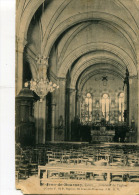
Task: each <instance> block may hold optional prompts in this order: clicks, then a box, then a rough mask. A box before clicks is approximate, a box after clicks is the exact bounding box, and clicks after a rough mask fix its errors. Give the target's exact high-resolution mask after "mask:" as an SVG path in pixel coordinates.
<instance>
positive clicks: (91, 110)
mask: <svg viewBox="0 0 139 195" xmlns="http://www.w3.org/2000/svg"><path fill="white" fill-rule="evenodd" d="M123 87H124V84H123V79H121V78H119V77H117V76H115V75H112V74H109V73H100V74H97V75H94V76H92V77H91V78H89V79H88V80H87V81H85V83H84V84H83V86H82V88H81V105H80V113H78V115H79V116H80V121H81V123H84V124H85V123H88V124H89V123H97V122H101V121H102V120H105V121H106V123H107V124H108V123H109V124H117V123H121V122H124V90H123Z"/></svg>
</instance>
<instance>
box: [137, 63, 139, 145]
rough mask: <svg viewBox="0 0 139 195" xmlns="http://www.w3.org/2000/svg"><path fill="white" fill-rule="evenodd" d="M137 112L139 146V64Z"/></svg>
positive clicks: (138, 139)
mask: <svg viewBox="0 0 139 195" xmlns="http://www.w3.org/2000/svg"><path fill="white" fill-rule="evenodd" d="M137 88H138V89H137V94H138V96H137V99H138V100H137V110H138V113H137V143H138V145H139V62H138V78H137Z"/></svg>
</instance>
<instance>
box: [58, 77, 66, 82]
mask: <svg viewBox="0 0 139 195" xmlns="http://www.w3.org/2000/svg"><path fill="white" fill-rule="evenodd" d="M58 80H59V81H61V82H66V78H65V77H58Z"/></svg>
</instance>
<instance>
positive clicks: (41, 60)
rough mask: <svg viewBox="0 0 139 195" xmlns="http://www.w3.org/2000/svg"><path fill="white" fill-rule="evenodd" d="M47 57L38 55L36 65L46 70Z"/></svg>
mask: <svg viewBox="0 0 139 195" xmlns="http://www.w3.org/2000/svg"><path fill="white" fill-rule="evenodd" d="M48 59H49V57H46V56H41V55H38V56H37V57H36V63H37V65H38V66H46V67H47V68H48Z"/></svg>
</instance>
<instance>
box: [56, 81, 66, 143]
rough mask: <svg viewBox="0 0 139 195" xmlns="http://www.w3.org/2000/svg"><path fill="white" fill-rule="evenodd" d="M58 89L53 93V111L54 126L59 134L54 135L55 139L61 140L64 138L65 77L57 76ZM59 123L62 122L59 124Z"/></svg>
mask: <svg viewBox="0 0 139 195" xmlns="http://www.w3.org/2000/svg"><path fill="white" fill-rule="evenodd" d="M58 85H59V89H58V90H57V91H56V93H55V103H56V107H55V111H56V126H57V127H58V129H57V133H58V131H60V132H61V133H60V132H59V133H60V136H58V135H56V140H59V141H63V140H65V139H66V134H67V133H66V127H65V123H66V121H65V120H66V119H65V110H66V90H65V87H66V78H58ZM59 123H62V125H61V124H59Z"/></svg>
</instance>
